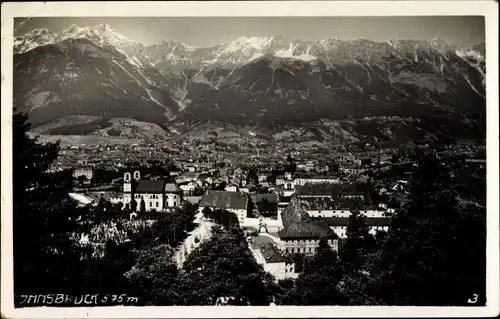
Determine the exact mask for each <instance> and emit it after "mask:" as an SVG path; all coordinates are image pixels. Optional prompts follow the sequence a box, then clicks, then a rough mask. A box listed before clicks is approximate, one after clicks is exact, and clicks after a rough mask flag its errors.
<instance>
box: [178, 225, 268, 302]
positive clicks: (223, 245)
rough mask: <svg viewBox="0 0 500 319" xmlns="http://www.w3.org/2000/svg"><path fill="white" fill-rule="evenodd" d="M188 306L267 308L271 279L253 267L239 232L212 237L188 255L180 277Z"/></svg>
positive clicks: (239, 230)
mask: <svg viewBox="0 0 500 319" xmlns="http://www.w3.org/2000/svg"><path fill="white" fill-rule="evenodd" d="M180 284H181V286H180V291H182V292H183V294H184V298H185V302H186V304H188V305H216V304H217V303H218V302H221V301H222V303H228V304H233V305H269V303H270V302H271V301H272V298H271V294H270V291H269V289H268V287H269V286H270V285H273V284H272V278H270V276H269V275H268V274H266V273H265V272H264V271H263V269H262V267H261V266H260V265H258V264H257V262H256V261H255V259H254V257H253V256H252V253H251V251H250V249H249V248H248V244H247V242H246V239H245V236H244V234H243V232H242V231H241V229H239V228H237V227H234V228H231V230H229V231H226V230H224V231H222V233H216V234H214V236H213V237H212V239H211V240H209V241H207V242H205V243H202V244H201V246H200V247H199V248H198V249H196V250H195V251H194V252H192V253H191V255H189V257H188V259H187V260H186V262H185V263H184V266H183V269H182V272H181V276H180Z"/></svg>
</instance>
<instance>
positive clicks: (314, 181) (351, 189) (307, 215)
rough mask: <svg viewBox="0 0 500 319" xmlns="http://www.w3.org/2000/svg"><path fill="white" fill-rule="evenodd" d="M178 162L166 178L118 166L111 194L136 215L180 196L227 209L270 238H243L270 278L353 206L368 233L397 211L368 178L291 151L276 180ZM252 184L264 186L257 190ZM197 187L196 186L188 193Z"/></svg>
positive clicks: (289, 272)
mask: <svg viewBox="0 0 500 319" xmlns="http://www.w3.org/2000/svg"><path fill="white" fill-rule="evenodd" d="M321 165H323V164H321ZM177 166H178V167H180V169H179V170H172V171H170V177H169V178H168V179H165V178H158V177H153V176H149V178H143V176H142V175H141V172H140V171H139V170H131V171H125V173H124V174H123V188H122V191H121V193H119V194H117V195H116V196H114V197H113V198H111V202H113V203H120V204H121V205H122V207H123V208H128V209H130V210H132V211H135V214H137V215H139V216H140V214H141V213H152V212H153V213H157V214H162V213H168V212H170V211H174V210H175V209H177V208H178V207H181V206H183V205H185V204H186V203H187V202H191V203H193V204H198V205H199V210H200V212H201V211H202V210H203V209H204V208H209V209H211V210H213V211H216V210H227V211H230V212H232V213H234V214H235V215H236V216H237V217H238V220H239V223H240V225H241V226H242V227H243V228H251V229H255V230H257V232H258V233H259V236H257V237H256V238H260V237H267V238H269V241H268V242H264V243H260V244H259V245H250V246H251V249H252V251H253V252H254V254H255V256H256V259H257V260H258V261H260V262H261V263H262V264H263V265H264V267H265V268H266V269H267V270H268V271H269V272H271V273H272V274H274V275H275V277H276V278H277V279H282V278H287V277H294V276H296V275H297V274H296V273H295V271H294V266H293V264H290V263H286V262H285V260H286V257H287V256H288V255H292V254H306V255H307V254H314V253H315V252H316V250H317V248H318V246H319V241H320V239H325V240H326V241H327V242H328V244H329V245H330V247H332V249H333V250H338V246H339V241H340V240H342V239H345V238H346V237H347V225H348V224H349V217H350V216H351V214H352V213H353V212H354V211H357V212H359V214H361V215H363V216H364V217H365V224H366V225H367V226H368V228H369V230H370V232H371V233H372V234H376V233H377V232H378V231H387V230H388V228H389V225H390V220H391V216H392V215H393V214H394V213H396V207H391V205H388V203H383V202H381V203H372V202H371V201H370V198H369V195H368V193H369V188H370V187H369V186H368V184H367V183H354V182H352V181H349V180H348V179H346V178H345V175H344V174H342V172H336V171H334V172H331V170H330V168H329V167H316V169H314V170H312V171H304V170H300V171H299V170H298V169H297V167H298V165H296V164H295V163H294V160H293V159H292V158H291V156H290V155H289V156H288V158H287V160H286V162H285V165H284V166H283V167H282V168H281V169H280V171H279V172H280V173H278V174H277V175H275V180H273V178H272V169H261V170H259V171H258V172H257V174H256V178H255V179H254V180H252V179H251V178H250V176H249V173H248V171H246V170H244V169H239V168H237V169H235V170H233V171H232V172H230V171H229V169H228V168H220V167H215V163H214V162H213V161H204V162H203V161H201V162H200V161H198V162H193V161H185V162H182V163H179V164H178V165H177ZM321 169H323V170H324V171H323V172H321ZM318 170H320V172H318ZM91 174H92V173H91V170H75V171H74V177H75V178H78V177H79V176H85V177H86V178H88V179H89V180H90V179H91V178H92V177H91ZM259 187H265V188H266V189H267V191H268V192H267V193H266V194H263V193H258V192H256V191H255V190H256V189H258V188H259ZM403 188H404V185H403ZM196 189H198V190H200V189H201V190H202V191H201V192H200V194H199V195H198V196H193V191H194V190H196ZM264 211H265V213H266V214H264Z"/></svg>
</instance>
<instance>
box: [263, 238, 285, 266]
mask: <svg viewBox="0 0 500 319" xmlns="http://www.w3.org/2000/svg"><path fill="white" fill-rule="evenodd" d="M259 250H260V252H261V253H262V256H263V257H264V259H265V260H266V263H268V264H272V263H281V262H285V257H283V256H282V255H281V253H280V251H279V249H278V248H277V247H276V246H275V245H274V244H273V243H263V244H261V245H260V246H259Z"/></svg>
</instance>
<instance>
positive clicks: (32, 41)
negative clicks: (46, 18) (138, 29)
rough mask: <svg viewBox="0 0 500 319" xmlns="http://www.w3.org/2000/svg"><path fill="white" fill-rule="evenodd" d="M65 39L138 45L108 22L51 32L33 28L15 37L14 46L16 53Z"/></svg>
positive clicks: (122, 45) (101, 43)
mask: <svg viewBox="0 0 500 319" xmlns="http://www.w3.org/2000/svg"><path fill="white" fill-rule="evenodd" d="M67 39H87V40H90V41H92V42H94V43H96V44H99V45H104V44H111V45H114V46H117V47H120V48H122V49H123V48H124V47H125V46H130V45H138V44H137V43H136V42H135V41H133V40H131V39H130V38H128V37H126V36H124V35H122V34H121V33H119V32H117V31H116V30H115V29H113V28H112V27H111V26H110V25H109V24H99V25H96V26H89V27H80V26H78V25H76V24H73V25H71V26H70V27H68V28H66V29H64V30H62V31H60V32H58V33H55V34H51V33H50V32H49V31H48V30H47V29H45V28H43V29H34V30H32V31H30V32H28V33H26V34H24V35H23V36H21V37H17V38H16V40H15V42H14V46H15V51H16V53H23V52H27V51H30V50H32V49H34V48H36V47H38V46H42V45H48V44H53V43H58V42H61V41H64V40H67Z"/></svg>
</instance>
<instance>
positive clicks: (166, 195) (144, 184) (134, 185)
mask: <svg viewBox="0 0 500 319" xmlns="http://www.w3.org/2000/svg"><path fill="white" fill-rule="evenodd" d="M132 201H135V209H136V210H137V211H140V210H141V205H142V202H144V208H145V210H146V211H158V212H161V211H165V210H167V209H169V208H170V209H171V208H175V207H178V206H181V205H182V190H181V189H180V188H179V187H178V186H177V184H176V183H175V182H167V181H165V180H142V179H141V173H140V172H139V171H134V172H133V173H131V172H126V173H125V174H124V177H123V205H124V207H127V206H128V207H130V208H132V206H133V205H134V204H133V203H132Z"/></svg>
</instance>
